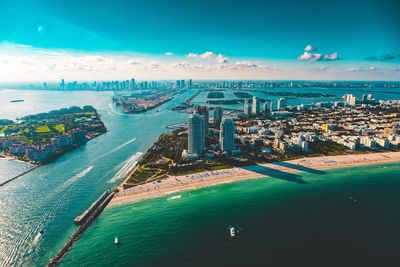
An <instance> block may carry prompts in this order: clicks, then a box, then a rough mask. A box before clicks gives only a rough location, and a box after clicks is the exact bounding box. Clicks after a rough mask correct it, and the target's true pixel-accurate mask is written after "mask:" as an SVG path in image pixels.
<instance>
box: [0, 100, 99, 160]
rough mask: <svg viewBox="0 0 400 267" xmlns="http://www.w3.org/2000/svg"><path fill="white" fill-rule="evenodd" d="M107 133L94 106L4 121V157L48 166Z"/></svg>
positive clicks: (0, 130)
mask: <svg viewBox="0 0 400 267" xmlns="http://www.w3.org/2000/svg"><path fill="white" fill-rule="evenodd" d="M106 131H107V129H106V127H105V125H104V123H103V122H102V120H101V118H100V114H98V112H97V110H96V109H95V108H94V107H92V106H84V107H82V108H80V107H77V106H72V107H70V108H63V109H59V110H52V111H50V112H47V113H39V114H35V115H28V116H25V117H22V118H18V119H17V120H15V121H13V120H0V151H1V154H0V156H1V157H11V158H15V159H19V160H22V161H26V162H30V163H32V164H35V165H40V164H46V163H48V162H50V161H52V160H53V159H55V158H57V157H58V156H60V155H62V154H64V153H66V152H68V151H70V150H72V149H74V148H76V147H79V146H81V145H83V144H85V143H86V142H87V141H88V140H91V139H93V138H95V137H97V136H99V135H101V134H103V133H105V132H106Z"/></svg>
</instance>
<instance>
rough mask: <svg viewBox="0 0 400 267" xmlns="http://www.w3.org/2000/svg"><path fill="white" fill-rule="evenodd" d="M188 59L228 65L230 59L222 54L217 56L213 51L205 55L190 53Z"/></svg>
mask: <svg viewBox="0 0 400 267" xmlns="http://www.w3.org/2000/svg"><path fill="white" fill-rule="evenodd" d="M186 57H187V58H190V59H197V60H208V61H214V62H216V63H227V62H228V58H227V57H226V56H224V55H222V54H216V53H214V52H211V51H206V52H204V53H203V54H197V53H189V54H187V56H186Z"/></svg>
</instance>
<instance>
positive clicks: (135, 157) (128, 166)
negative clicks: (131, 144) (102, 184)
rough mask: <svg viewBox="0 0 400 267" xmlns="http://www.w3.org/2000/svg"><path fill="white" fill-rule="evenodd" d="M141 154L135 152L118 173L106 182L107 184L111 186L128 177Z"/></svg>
mask: <svg viewBox="0 0 400 267" xmlns="http://www.w3.org/2000/svg"><path fill="white" fill-rule="evenodd" d="M142 155H143V153H142V152H136V153H135V154H134V155H132V156H131V157H129V158H128V159H127V160H126V161H125V162H124V165H123V166H122V167H121V168H120V169H119V171H118V172H117V173H116V174H115V175H114V177H113V178H111V179H110V180H108V181H107V183H109V184H112V183H115V182H116V181H118V180H120V179H123V178H124V177H125V176H127V175H128V173H129V172H131V171H132V170H133V169H134V168H135V166H136V164H137V163H138V159H139V157H140V156H142Z"/></svg>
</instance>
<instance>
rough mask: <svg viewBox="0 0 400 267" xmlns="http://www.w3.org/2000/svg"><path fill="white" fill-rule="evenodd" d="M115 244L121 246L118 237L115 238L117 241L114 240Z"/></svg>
mask: <svg viewBox="0 0 400 267" xmlns="http://www.w3.org/2000/svg"><path fill="white" fill-rule="evenodd" d="M114 244H115V245H117V244H119V240H118V237H115V239H114Z"/></svg>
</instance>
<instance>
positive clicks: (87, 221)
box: [47, 191, 115, 266]
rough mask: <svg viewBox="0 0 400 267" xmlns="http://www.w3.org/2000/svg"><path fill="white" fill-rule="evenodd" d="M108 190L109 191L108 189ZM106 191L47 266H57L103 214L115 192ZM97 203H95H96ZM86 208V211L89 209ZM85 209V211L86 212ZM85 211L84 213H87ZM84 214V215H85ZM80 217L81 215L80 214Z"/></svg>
mask: <svg viewBox="0 0 400 267" xmlns="http://www.w3.org/2000/svg"><path fill="white" fill-rule="evenodd" d="M106 192H107V191H106ZM106 192H104V193H103V194H102V195H101V196H100V197H99V198H98V199H97V200H96V201H95V202H94V203H93V204H92V205H91V206H90V207H89V208H88V209H87V210H89V209H90V208H91V207H93V208H92V211H91V212H89V213H88V215H87V216H85V218H82V221H81V222H80V226H79V228H78V229H77V230H76V232H75V233H74V234H73V235H72V236H71V238H70V239H69V240H68V241H67V242H66V243H65V244H64V246H63V247H62V248H61V249H60V250H59V251H58V253H57V254H56V256H54V258H52V259H51V260H50V262H49V263H48V264H47V266H57V265H58V264H59V263H60V261H61V260H62V258H63V257H64V255H65V254H66V253H67V252H68V250H69V249H70V248H71V247H72V246H73V245H74V243H75V242H76V241H77V240H78V238H79V237H80V236H81V235H82V234H83V233H84V232H85V230H86V229H87V228H88V227H89V226H90V225H91V224H92V223H93V222H94V221H95V220H96V218H97V217H98V216H99V215H100V214H101V212H102V211H103V209H104V208H105V207H106V206H107V204H108V203H109V202H110V201H111V199H112V198H113V197H114V194H115V192H110V191H108V192H109V193H108V194H106ZM104 194H106V196H105V197H104ZM100 199H102V200H100ZM97 201H99V203H97V205H95V203H96V202H97ZM87 210H86V211H87ZM86 211H85V212H86ZM85 212H84V213H83V214H85ZM83 214H82V215H83ZM78 217H79V216H78Z"/></svg>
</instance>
